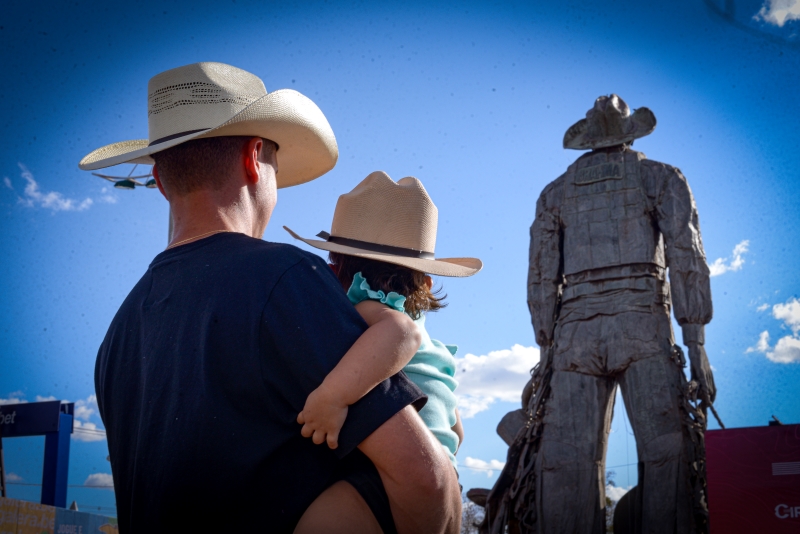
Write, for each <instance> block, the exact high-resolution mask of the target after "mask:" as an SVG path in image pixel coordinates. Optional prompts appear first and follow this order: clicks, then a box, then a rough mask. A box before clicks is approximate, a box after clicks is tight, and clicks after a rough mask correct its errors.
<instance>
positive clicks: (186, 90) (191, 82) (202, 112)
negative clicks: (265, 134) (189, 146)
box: [147, 62, 267, 143]
mask: <svg viewBox="0 0 800 534" xmlns="http://www.w3.org/2000/svg"><path fill="white" fill-rule="evenodd" d="M266 94H267V90H266V88H265V87H264V82H262V81H261V79H260V78H259V77H258V76H256V75H254V74H251V73H249V72H247V71H245V70H242V69H238V68H236V67H233V66H231V65H226V64H224V63H214V62H204V63H193V64H191V65H185V66H183V67H178V68H175V69H170V70H168V71H165V72H162V73H160V74H157V75H155V76H153V77H152V78H150V82H149V83H148V84H147V122H148V136H149V140H150V143H153V142H155V141H158V140H160V139H164V138H165V137H169V136H174V135H176V134H180V133H183V132H190V131H197V130H203V129H210V128H215V127H217V126H218V125H220V124H222V123H223V122H225V121H227V120H228V119H230V118H231V117H233V116H234V115H236V114H237V113H239V112H240V111H242V110H243V109H244V108H245V107H247V106H248V105H250V104H251V103H253V102H254V101H256V100H258V99H259V98H261V97H263V96H264V95H266Z"/></svg>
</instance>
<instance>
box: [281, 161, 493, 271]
mask: <svg viewBox="0 0 800 534" xmlns="http://www.w3.org/2000/svg"><path fill="white" fill-rule="evenodd" d="M438 218H439V211H438V210H437V209H436V206H435V205H434V204H433V201H431V199H430V197H429V196H428V192H427V191H425V188H424V187H423V186H422V183H421V182H420V181H419V180H417V179H416V178H411V177H408V178H403V179H402V180H400V181H399V182H395V181H394V180H392V179H391V178H389V175H387V174H386V173H385V172H381V171H377V172H373V173H372V174H370V175H369V176H367V177H366V178H365V179H364V181H363V182H361V183H360V184H358V185H357V186H356V187H355V189H353V190H352V191H350V192H349V193H347V194H344V195H342V196H340V197H339V201H338V202H337V203H336V210H335V211H334V213H333V222H332V223H331V232H330V234H329V233H328V232H320V233H319V234H317V236H318V237H321V238H323V239H324V240H325V241H318V240H315V239H304V238H302V237H300V236H299V235H297V234H296V233H294V232H293V231H291V230H290V229H289V228H286V227H285V226H284V229H286V231H287V232H289V233H290V234H292V237H294V238H295V239H299V240H301V241H304V242H305V243H307V244H309V245H311V246H312V247H314V248H318V249H320V250H327V251H330V252H338V253H340V254H347V255H350V256H358V257H359V258H367V259H371V260H378V261H384V262H386V263H392V264H394V265H402V266H403V267H408V268H409V269H414V270H417V271H422V272H424V273H429V274H436V275H440V276H458V277H464V276H472V275H473V274H475V273H477V272H478V271H480V270H481V269H482V268H483V263H481V260H479V259H477V258H438V259H437V258H435V256H434V249H435V248H436V226H437V221H438Z"/></svg>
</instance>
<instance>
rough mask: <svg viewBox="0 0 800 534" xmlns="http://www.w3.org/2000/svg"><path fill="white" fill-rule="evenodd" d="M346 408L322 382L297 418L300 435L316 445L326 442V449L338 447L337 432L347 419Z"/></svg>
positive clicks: (345, 404)
mask: <svg viewBox="0 0 800 534" xmlns="http://www.w3.org/2000/svg"><path fill="white" fill-rule="evenodd" d="M347 408H348V405H347V403H345V402H344V401H343V400H342V399H341V398H339V397H338V395H335V394H334V393H333V392H332V391H330V389H329V388H327V387H326V385H325V382H323V383H322V384H321V385H320V386H319V387H318V388H317V389H315V390H314V391H312V392H311V394H310V395H309V396H308V398H307V399H306V404H305V406H303V411H302V412H300V414H299V415H298V416H297V422H298V423H299V424H301V425H303V428H302V429H301V430H300V434H302V435H303V437H304V438H311V441H313V442H314V443H316V444H317V445H319V444H321V443H323V442H325V441H327V442H328V447H330V448H331V449H335V448H336V447H338V446H339V431H340V430H341V429H342V425H344V421H345V419H347Z"/></svg>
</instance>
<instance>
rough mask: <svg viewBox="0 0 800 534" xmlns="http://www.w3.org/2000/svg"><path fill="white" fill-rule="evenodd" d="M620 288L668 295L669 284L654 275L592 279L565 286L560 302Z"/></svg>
mask: <svg viewBox="0 0 800 534" xmlns="http://www.w3.org/2000/svg"><path fill="white" fill-rule="evenodd" d="M620 290H634V291H646V292H648V293H653V294H659V295H662V296H667V295H669V284H668V283H667V282H666V281H663V280H659V279H658V278H656V277H655V276H638V277H631V278H617V279H611V280H592V281H587V282H580V283H577V284H571V285H567V286H565V287H564V291H563V292H562V294H561V302H562V303H564V302H568V301H570V300H573V299H576V298H579V297H586V296H598V295H601V294H603V293H608V292H611V291H620Z"/></svg>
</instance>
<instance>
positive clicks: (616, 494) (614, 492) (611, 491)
mask: <svg viewBox="0 0 800 534" xmlns="http://www.w3.org/2000/svg"><path fill="white" fill-rule="evenodd" d="M630 489H631V487H630V486H629V487H628V488H627V489H626V488H621V487H619V486H611V485H607V486H606V497H608V498H609V499H611V500H612V501H614V502H619V500H620V499H621V498H622V496H623V495H625V494H626V493H628V491H629V490H630Z"/></svg>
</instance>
